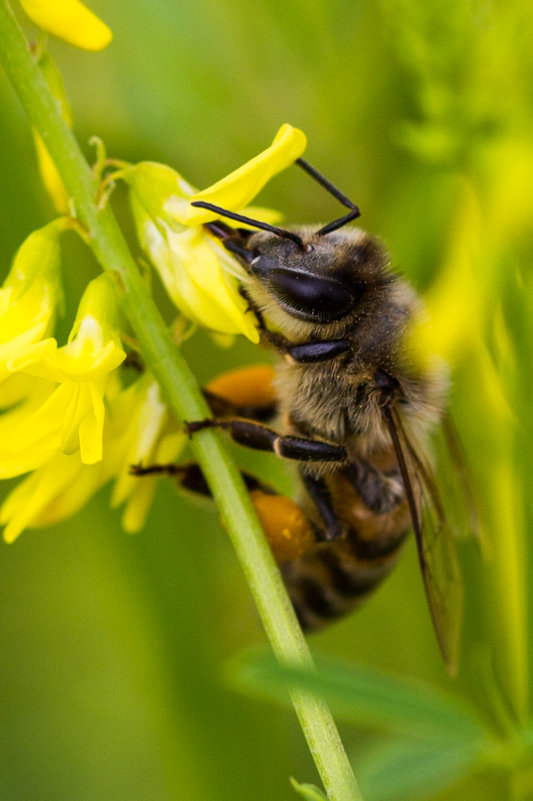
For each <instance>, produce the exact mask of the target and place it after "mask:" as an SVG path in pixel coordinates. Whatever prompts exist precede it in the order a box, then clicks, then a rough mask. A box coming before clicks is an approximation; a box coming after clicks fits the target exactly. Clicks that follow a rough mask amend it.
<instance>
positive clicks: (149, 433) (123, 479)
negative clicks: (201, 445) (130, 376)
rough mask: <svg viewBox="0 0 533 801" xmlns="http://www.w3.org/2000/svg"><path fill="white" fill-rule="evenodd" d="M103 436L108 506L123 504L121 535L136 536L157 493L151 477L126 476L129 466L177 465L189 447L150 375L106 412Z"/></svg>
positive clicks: (122, 395) (138, 382) (120, 396)
mask: <svg viewBox="0 0 533 801" xmlns="http://www.w3.org/2000/svg"><path fill="white" fill-rule="evenodd" d="M108 420H109V422H108V425H107V427H106V431H105V433H104V449H105V454H104V462H106V464H107V465H108V469H109V472H110V475H112V476H116V479H115V485H114V487H113V494H112V497H111V505H112V506H113V507H115V506H120V505H121V504H123V503H126V508H125V511H124V515H123V518H122V524H123V526H124V529H125V530H126V531H129V532H133V531H138V530H139V529H140V528H141V527H142V525H143V523H144V521H145V518H146V514H147V512H148V509H149V507H150V504H151V501H152V498H153V495H154V492H155V487H156V478H155V476H144V477H143V478H138V477H137V476H133V475H130V467H131V465H136V464H168V463H170V462H173V461H175V460H176V458H177V456H178V455H179V453H180V451H181V450H182V449H183V447H184V446H185V444H186V442H187V437H186V436H185V434H184V433H183V431H182V430H181V429H180V428H179V427H178V426H177V424H176V422H175V421H174V419H173V417H172V416H171V414H170V412H169V409H168V407H167V405H166V404H165V403H164V402H163V400H162V399H161V394H160V389H159V385H158V384H157V382H156V381H155V380H154V379H153V377H152V376H151V375H149V374H147V375H145V376H143V377H142V378H140V379H139V380H138V381H137V382H135V383H134V384H132V385H131V386H130V387H128V388H127V389H126V390H124V391H123V392H121V393H120V394H119V395H118V396H117V397H116V398H115V399H114V401H113V402H112V403H111V404H110V407H109V416H108Z"/></svg>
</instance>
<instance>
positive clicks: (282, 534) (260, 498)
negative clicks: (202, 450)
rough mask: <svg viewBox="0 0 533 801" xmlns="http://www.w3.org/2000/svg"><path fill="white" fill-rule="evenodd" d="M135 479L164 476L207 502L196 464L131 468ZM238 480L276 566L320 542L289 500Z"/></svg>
mask: <svg viewBox="0 0 533 801" xmlns="http://www.w3.org/2000/svg"><path fill="white" fill-rule="evenodd" d="M131 473H132V474H133V475H136V476H147V475H168V476H171V477H172V478H174V479H175V480H176V482H177V484H178V485H179V486H180V487H182V488H183V489H185V490H187V491H189V492H193V493H195V494H197V495H201V496H203V497H206V498H211V497H212V496H211V490H210V489H209V486H208V484H207V482H206V480H205V478H204V476H203V473H202V471H201V469H200V467H199V465H198V464H196V463H195V462H188V463H186V464H153V465H148V466H147V467H143V466H142V465H135V466H132V468H131ZM242 477H243V480H244V483H245V484H246V488H247V490H248V492H249V495H250V500H251V501H252V504H253V506H254V508H255V511H256V514H257V516H258V518H259V522H260V523H261V526H262V528H263V531H264V532H265V535H266V538H267V540H268V542H269V545H270V547H271V549H272V552H273V554H274V557H275V559H276V561H277V562H278V564H282V563H283V562H287V561H290V560H292V559H297V558H298V557H300V556H302V555H303V554H305V553H307V552H308V551H309V550H310V549H311V548H312V547H313V545H314V544H315V543H316V542H317V540H321V539H324V536H323V535H321V533H320V531H319V530H318V529H317V526H316V525H315V524H314V523H313V522H312V521H311V520H310V519H309V517H308V516H307V515H306V514H305V512H304V511H303V509H301V507H300V506H299V505H298V504H297V503H296V502H295V501H293V500H291V498H288V497H286V496H285V495H280V494H278V493H277V492H276V490H274V489H272V488H271V487H269V486H267V485H266V484H263V483H262V482H261V481H259V479H257V478H255V476H252V475H250V474H249V473H245V472H242Z"/></svg>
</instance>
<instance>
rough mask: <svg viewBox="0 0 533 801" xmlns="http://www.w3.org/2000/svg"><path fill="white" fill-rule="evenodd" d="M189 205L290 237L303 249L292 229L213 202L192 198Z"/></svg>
mask: <svg viewBox="0 0 533 801" xmlns="http://www.w3.org/2000/svg"><path fill="white" fill-rule="evenodd" d="M191 206H196V207H197V208H200V209H207V210H208V211H212V212H214V213H215V214H220V215H221V217H227V218H228V219H229V220H235V221H236V222H241V223H245V225H251V226H253V227H254V228H260V229H261V230H262V231H269V232H270V233H271V234H276V236H281V237H284V238H285V239H292V241H293V242H296V244H297V245H298V247H300V248H302V250H304V249H305V245H304V243H303V241H302V239H301V238H300V237H299V236H298V234H295V233H293V231H286V230H285V229H284V228H277V227H276V226H275V225H269V224H268V223H266V222H261V220H252V218H251V217H245V216H244V215H243V214H237V213H236V212H234V211H226V209H222V208H220V206H215V205H214V203H206V202H205V201H204V200H194V201H193V202H192V203H191Z"/></svg>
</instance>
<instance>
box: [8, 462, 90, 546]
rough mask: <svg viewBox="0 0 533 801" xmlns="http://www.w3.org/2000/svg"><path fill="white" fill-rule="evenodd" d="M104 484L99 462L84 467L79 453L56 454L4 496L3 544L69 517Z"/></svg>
mask: <svg viewBox="0 0 533 801" xmlns="http://www.w3.org/2000/svg"><path fill="white" fill-rule="evenodd" d="M104 482H105V471H104V466H103V465H102V462H99V463H98V464H95V465H86V464H84V463H83V462H82V461H81V459H80V454H79V453H74V454H71V455H66V454H64V453H56V454H55V456H53V457H52V458H51V459H49V460H48V461H47V462H46V463H45V464H44V465H43V466H42V467H40V468H39V469H38V470H34V471H33V472H32V473H31V474H30V475H29V476H27V477H26V478H25V479H24V480H23V481H21V482H20V483H19V484H17V486H16V487H15V489H14V490H12V491H11V493H10V494H9V495H8V496H7V498H6V499H5V501H4V503H3V504H2V506H1V507H0V524H1V525H4V526H5V528H4V540H5V541H6V542H13V541H14V540H15V539H16V538H17V537H18V536H19V534H20V533H21V532H22V531H23V530H24V529H25V528H26V527H28V526H46V525H51V524H52V523H56V522H58V521H60V520H63V519H64V518H66V517H70V516H71V515H73V514H74V513H75V512H77V511H78V509H80V508H81V507H82V506H83V505H84V504H85V503H86V502H87V501H88V500H89V498H90V497H91V495H93V494H94V493H95V492H96V491H97V490H98V489H99V488H100V487H101V486H102V484H104Z"/></svg>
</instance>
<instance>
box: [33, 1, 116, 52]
mask: <svg viewBox="0 0 533 801" xmlns="http://www.w3.org/2000/svg"><path fill="white" fill-rule="evenodd" d="M20 3H21V5H22V8H23V9H24V11H25V12H26V14H27V15H28V17H29V18H30V19H31V20H32V21H33V22H35V24H36V25H38V26H39V28H42V29H43V30H45V31H48V33H52V34H54V36H58V37H59V38H60V39H64V40H65V41H66V42H69V43H70V44H73V45H75V46H76V47H81V48H83V49H84V50H102V49H103V48H104V47H106V46H107V45H108V44H109V42H110V41H111V39H112V38H113V34H112V33H111V31H110V30H109V28H108V27H107V25H106V24H105V23H103V22H102V20H100V19H98V17H97V16H96V15H95V14H93V12H92V11H89V9H88V8H86V7H85V6H84V5H83V3H80V2H79V0H20Z"/></svg>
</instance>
